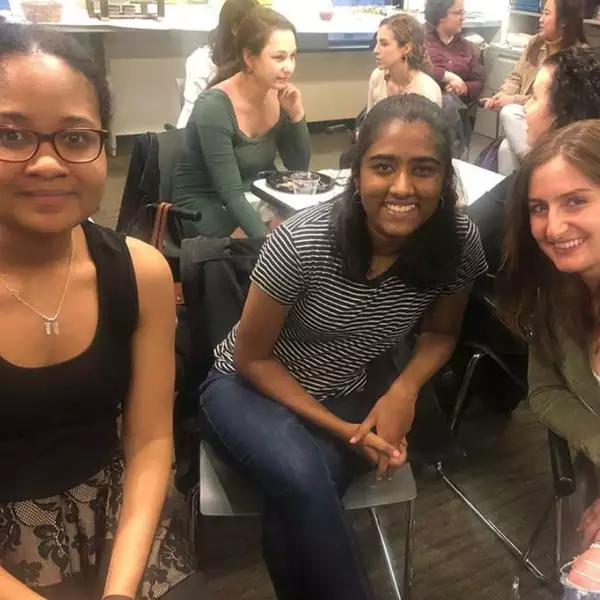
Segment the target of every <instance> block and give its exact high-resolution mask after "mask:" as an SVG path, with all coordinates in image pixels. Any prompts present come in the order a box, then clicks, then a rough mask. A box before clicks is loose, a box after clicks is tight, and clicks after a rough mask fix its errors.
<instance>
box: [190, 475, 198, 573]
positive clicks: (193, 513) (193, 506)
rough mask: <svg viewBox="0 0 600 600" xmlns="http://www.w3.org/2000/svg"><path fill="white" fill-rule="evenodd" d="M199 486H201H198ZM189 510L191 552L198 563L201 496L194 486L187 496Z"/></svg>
mask: <svg viewBox="0 0 600 600" xmlns="http://www.w3.org/2000/svg"><path fill="white" fill-rule="evenodd" d="M198 485H199V484H198ZM187 509H188V511H187V512H188V519H189V523H188V536H189V542H190V550H191V552H192V556H193V557H194V560H195V561H196V563H197V562H198V554H197V550H198V548H197V540H198V526H199V524H200V494H199V490H198V486H197V485H196V486H194V487H193V488H192V489H191V490H190V491H189V492H188V495H187Z"/></svg>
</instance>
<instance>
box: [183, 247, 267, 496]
mask: <svg viewBox="0 0 600 600" xmlns="http://www.w3.org/2000/svg"><path fill="white" fill-rule="evenodd" d="M263 243H264V238H256V239H230V238H224V239H208V238H202V237H196V238H190V239H186V240H184V241H183V243H182V252H181V263H180V267H181V280H182V284H183V293H184V296H185V311H184V312H183V313H182V314H181V315H180V319H179V324H178V340H179V343H178V353H179V355H178V357H177V360H178V364H179V365H181V366H182V369H183V377H182V378H181V379H180V382H179V386H178V390H177V391H178V396H177V403H176V411H175V424H174V429H175V462H176V474H175V486H176V487H177V489H178V490H179V491H180V492H182V493H187V492H188V491H189V490H190V489H191V488H192V487H193V485H194V484H195V483H196V481H197V480H198V457H199V453H198V446H199V443H200V432H199V431H198V428H197V425H196V418H197V413H198V387H199V385H200V384H201V383H202V381H204V379H205V378H206V375H207V374H208V372H209V371H210V369H211V368H212V365H213V362H214V354H213V349H214V348H215V346H217V345H218V344H219V343H220V342H222V341H223V340H224V339H225V337H226V336H227V334H228V333H229V332H230V331H231V329H232V328H233V326H234V325H235V324H236V323H237V322H238V321H239V319H240V316H241V314H242V309H243V308H244V302H245V301H246V295H247V294H248V289H249V287H250V274H251V273H252V270H253V269H254V265H255V263H256V260H257V258H258V254H259V252H260V249H261V247H262V245H263Z"/></svg>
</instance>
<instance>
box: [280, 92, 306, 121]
mask: <svg viewBox="0 0 600 600" xmlns="http://www.w3.org/2000/svg"><path fill="white" fill-rule="evenodd" d="M277 97H278V98H279V105H280V106H281V108H283V110H285V112H286V113H287V114H288V116H289V117H290V120H291V121H292V122H293V123H298V122H299V121H301V120H302V119H303V118H304V107H303V106H302V97H301V95H300V90H299V89H298V88H297V87H296V86H294V85H292V84H291V83H288V84H287V85H286V86H285V87H284V88H283V89H282V90H279V92H278V94H277Z"/></svg>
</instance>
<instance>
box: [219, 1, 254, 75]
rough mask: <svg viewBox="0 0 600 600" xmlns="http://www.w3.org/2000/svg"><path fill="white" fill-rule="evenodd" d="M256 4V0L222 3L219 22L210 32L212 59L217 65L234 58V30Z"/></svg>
mask: <svg viewBox="0 0 600 600" xmlns="http://www.w3.org/2000/svg"><path fill="white" fill-rule="evenodd" d="M257 6H259V4H258V2H257V0H226V2H225V4H223V6H222V8H221V12H220V13H219V23H218V25H217V28H216V29H215V30H214V31H213V32H212V34H211V43H212V61H213V63H215V65H216V66H217V67H219V66H221V65H222V64H225V63H227V62H231V61H232V60H235V56H236V54H235V38H236V33H235V32H236V31H237V29H238V28H239V26H240V23H241V22H242V21H243V19H244V17H245V16H246V15H247V14H248V13H249V12H250V11H251V10H252V9H254V8H256V7H257Z"/></svg>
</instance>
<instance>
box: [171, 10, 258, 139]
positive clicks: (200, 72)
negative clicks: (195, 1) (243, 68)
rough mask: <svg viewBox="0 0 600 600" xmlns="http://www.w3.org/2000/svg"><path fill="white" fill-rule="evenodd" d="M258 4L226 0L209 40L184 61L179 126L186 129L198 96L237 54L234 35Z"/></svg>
mask: <svg viewBox="0 0 600 600" xmlns="http://www.w3.org/2000/svg"><path fill="white" fill-rule="evenodd" d="M257 6H258V2H257V0H226V2H225V4H223V7H222V8H221V12H220V13H219V24H218V25H217V28H216V29H215V30H214V31H213V32H212V34H211V40H210V43H209V44H207V45H206V46H200V47H199V48H197V49H196V50H194V52H192V54H190V56H189V57H188V59H187V60H186V61H185V86H184V88H183V107H182V109H181V114H180V115H179V120H178V121H177V127H178V128H179V129H183V128H184V127H185V126H186V124H187V122H188V120H189V118H190V115H191V114H192V109H193V108H194V104H195V102H196V99H197V98H198V96H199V95H200V94H201V93H202V92H203V91H204V90H205V89H206V88H207V87H208V85H209V83H210V82H211V80H212V79H214V76H215V74H216V72H217V69H218V68H219V67H220V66H221V65H222V64H225V63H227V62H230V61H231V60H232V58H233V57H235V35H236V33H237V30H238V29H239V27H240V23H241V22H242V20H243V19H244V17H245V16H246V15H247V14H248V13H249V12H250V11H251V10H252V9H253V8H256V7H257Z"/></svg>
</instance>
